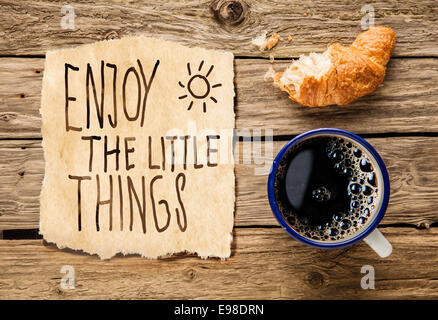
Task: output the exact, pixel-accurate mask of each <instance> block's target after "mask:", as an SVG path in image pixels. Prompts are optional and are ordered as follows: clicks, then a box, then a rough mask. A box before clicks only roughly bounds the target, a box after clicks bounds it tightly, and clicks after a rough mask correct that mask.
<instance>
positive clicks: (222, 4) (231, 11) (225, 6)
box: [212, 0, 248, 25]
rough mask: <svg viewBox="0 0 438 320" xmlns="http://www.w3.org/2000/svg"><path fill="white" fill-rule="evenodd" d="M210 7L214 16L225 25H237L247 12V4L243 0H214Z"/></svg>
mask: <svg viewBox="0 0 438 320" xmlns="http://www.w3.org/2000/svg"><path fill="white" fill-rule="evenodd" d="M212 8H213V11H214V13H215V16H216V18H217V19H219V21H221V22H223V23H225V24H227V25H237V24H239V23H241V22H242V21H243V20H244V19H245V17H246V16H247V14H248V6H247V5H246V3H245V2H243V1H235V0H234V1H233V0H219V1H214V2H213V4H212Z"/></svg>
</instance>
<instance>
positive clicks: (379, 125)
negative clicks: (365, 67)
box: [0, 58, 438, 138]
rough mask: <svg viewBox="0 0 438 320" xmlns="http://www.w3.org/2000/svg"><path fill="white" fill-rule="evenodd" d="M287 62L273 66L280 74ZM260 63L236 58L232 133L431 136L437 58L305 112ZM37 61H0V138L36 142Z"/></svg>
mask: <svg viewBox="0 0 438 320" xmlns="http://www.w3.org/2000/svg"><path fill="white" fill-rule="evenodd" d="M287 64H288V62H284V61H283V62H278V63H275V64H274V65H273V66H274V68H275V69H276V70H277V71H280V70H283V68H284V67H285V66H286V65H287ZM269 66H270V63H269V62H268V61H266V60H257V59H249V60H246V59H236V60H235V70H236V76H235V86H236V94H237V97H236V106H235V110H236V128H237V129H238V130H243V129H249V130H251V129H266V128H272V129H273V130H274V134H275V135H290V134H298V133H301V132H304V131H306V130H310V129H315V128H319V127H338V128H342V129H347V130H350V131H353V132H356V133H382V132H383V133H384V132H437V131H438V59H435V58H425V59H394V60H392V61H391V62H390V64H389V67H388V72H387V77H386V79H385V82H384V83H383V85H381V86H380V87H379V88H378V89H377V91H375V92H374V93H373V94H371V95H369V96H366V97H363V98H361V99H359V100H357V101H356V102H354V103H352V104H349V105H346V106H331V107H325V108H307V107H303V106H300V105H298V104H297V103H295V102H293V101H291V100H290V99H289V98H288V97H287V94H285V93H284V92H281V91H280V90H279V89H278V88H275V87H274V86H273V85H272V84H271V83H270V82H265V81H264V80H263V77H264V75H265V73H266V71H267V70H268V68H269ZM43 68H44V60H43V59H25V58H3V59H0V138H35V137H41V129H40V128H41V118H40V114H39V107H40V99H41V98H40V97H41V83H42V74H43Z"/></svg>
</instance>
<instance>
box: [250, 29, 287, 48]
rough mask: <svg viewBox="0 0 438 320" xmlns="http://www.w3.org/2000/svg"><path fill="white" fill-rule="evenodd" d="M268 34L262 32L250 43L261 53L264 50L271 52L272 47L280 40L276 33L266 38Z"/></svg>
mask: <svg viewBox="0 0 438 320" xmlns="http://www.w3.org/2000/svg"><path fill="white" fill-rule="evenodd" d="M267 34H268V32H267V31H264V32H263V33H262V34H261V35H259V36H257V37H255V38H254V39H253V40H252V41H251V43H252V44H253V45H255V46H257V47H259V49H260V50H261V51H264V50H271V49H272V48H273V47H275V46H276V45H277V43H278V41H279V40H280V36H279V35H278V34H277V33H275V32H274V33H273V34H272V35H271V36H270V37H269V38H267V37H266V36H267Z"/></svg>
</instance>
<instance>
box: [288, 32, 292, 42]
mask: <svg viewBox="0 0 438 320" xmlns="http://www.w3.org/2000/svg"><path fill="white" fill-rule="evenodd" d="M291 41H292V36H291V35H290V34H288V35H287V42H291Z"/></svg>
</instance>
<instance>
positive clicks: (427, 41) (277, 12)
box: [0, 0, 438, 57]
mask: <svg viewBox="0 0 438 320" xmlns="http://www.w3.org/2000/svg"><path fill="white" fill-rule="evenodd" d="M241 1H243V0H241ZM216 2H217V1H216ZM236 2H237V1H236ZM244 2H245V3H246V4H247V5H248V6H247V7H248V10H244V11H243V16H242V17H243V20H242V21H241V23H238V24H234V25H233V24H232V22H235V20H233V19H231V20H226V21H225V23H222V22H219V20H218V19H217V18H215V13H214V12H213V10H212V9H211V5H212V3H213V1H184V2H181V1H164V0H161V1H154V2H153V3H145V2H143V1H138V0H136V1H129V2H125V3H122V2H120V1H118V0H112V1H103V0H99V1H89V0H84V1H75V3H74V4H72V6H73V8H74V9H75V16H76V17H75V29H74V30H69V29H62V28H61V18H62V16H63V14H62V13H61V7H62V6H63V5H65V4H64V3H59V2H55V1H48V0H44V1H38V2H34V1H30V0H29V1H18V2H17V1H6V0H2V1H1V6H0V8H1V10H0V54H2V55H29V54H34V55H35V54H44V53H45V51H46V50H50V49H54V48H65V47H69V46H76V45H78V44H82V43H90V42H93V41H97V40H102V39H106V38H113V37H122V36H127V35H146V36H154V37H159V38H163V39H167V40H173V41H177V42H180V43H182V44H186V45H189V46H202V47H206V48H212V49H222V50H229V51H232V52H233V53H234V54H235V55H244V56H266V57H267V56H268V55H269V52H264V53H261V52H259V51H258V49H257V48H255V47H254V46H253V45H252V44H251V40H252V39H253V38H254V37H256V36H257V35H259V34H261V33H262V32H263V31H265V30H266V31H268V32H272V31H276V32H278V33H279V34H280V35H281V36H283V39H284V41H282V42H281V43H280V44H279V45H278V46H277V47H276V48H275V49H274V50H273V51H272V52H273V53H274V54H275V55H276V56H278V57H279V56H283V57H292V56H297V55H299V54H302V53H306V52H309V51H323V50H325V48H326V46H327V44H328V43H330V42H334V41H341V42H343V43H345V44H349V43H350V42H352V41H353V40H354V38H355V37H356V36H357V34H358V33H359V32H361V19H362V17H363V14H362V13H361V8H362V6H363V5H370V4H371V5H373V7H374V11H375V23H376V24H377V25H388V26H390V27H392V28H394V29H395V31H396V32H397V35H398V43H397V47H396V49H395V51H394V55H405V56H430V55H436V53H437V48H438V32H437V30H436V23H437V17H438V15H437V13H438V10H437V7H436V3H435V1H434V0H425V1H420V2H419V1H413V0H405V1H390V2H388V1H372V2H370V1H359V2H357V1H354V2H352V1H347V0H343V1H336V2H333V1H330V0H323V1H319V2H318V4H317V5H315V3H314V2H313V1H311V0H306V1H294V2H285V1H267V0H264V1H252V0H244ZM213 7H214V6H213ZM239 19H241V17H240V16H239V15H237V16H236V20H239ZM288 34H291V35H292V36H293V41H292V43H288V42H287V41H286V40H285V39H286V37H287V35H288Z"/></svg>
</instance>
